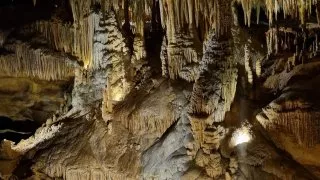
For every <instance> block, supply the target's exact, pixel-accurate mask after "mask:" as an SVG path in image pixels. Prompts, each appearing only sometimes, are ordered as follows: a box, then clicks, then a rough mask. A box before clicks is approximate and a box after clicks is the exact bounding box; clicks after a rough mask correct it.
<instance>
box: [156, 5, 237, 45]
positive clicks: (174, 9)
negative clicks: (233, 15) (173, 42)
mask: <svg viewBox="0 0 320 180" xmlns="http://www.w3.org/2000/svg"><path fill="white" fill-rule="evenodd" d="M159 2H160V12H161V20H162V26H163V27H164V28H166V29H167V35H168V38H169V39H174V35H175V33H176V32H179V30H180V29H183V27H184V26H185V24H187V25H188V26H189V28H191V29H192V28H195V27H199V28H203V30H202V31H201V32H203V34H204V36H205V35H207V34H208V33H209V32H210V31H211V30H213V29H215V30H216V33H217V34H224V33H226V32H227V31H228V29H229V26H228V23H226V21H228V20H229V18H230V17H229V16H228V15H227V13H225V11H228V9H229V8H230V2H229V1H226V0H202V1H200V0H176V1H171V0H161V1H159ZM230 10H231V9H230ZM200 22H203V23H200Z"/></svg>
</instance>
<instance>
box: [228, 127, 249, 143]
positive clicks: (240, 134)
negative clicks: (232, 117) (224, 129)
mask: <svg viewBox="0 0 320 180" xmlns="http://www.w3.org/2000/svg"><path fill="white" fill-rule="evenodd" d="M251 139H252V135H251V133H250V129H249V127H246V126H242V127H241V128H239V129H237V130H236V131H235V132H234V133H233V134H232V138H231V144H232V145H233V146H237V145H239V144H243V143H248V142H250V141H251Z"/></svg>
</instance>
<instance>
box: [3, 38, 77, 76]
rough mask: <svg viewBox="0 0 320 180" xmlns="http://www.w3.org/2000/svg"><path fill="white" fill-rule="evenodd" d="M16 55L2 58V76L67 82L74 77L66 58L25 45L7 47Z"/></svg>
mask: <svg viewBox="0 0 320 180" xmlns="http://www.w3.org/2000/svg"><path fill="white" fill-rule="evenodd" d="M7 48H8V49H9V50H11V51H14V52H15V54H14V55H13V54H11V55H10V54H9V55H5V56H0V69H1V73H0V74H1V76H14V77H31V78H38V79H43V80H48V81H50V80H67V79H69V78H71V77H72V76H73V73H74V71H73V65H72V63H71V60H70V59H69V58H68V57H66V56H61V55H54V54H53V53H52V52H48V51H47V50H46V49H33V48H32V47H31V46H30V45H28V44H25V43H17V44H14V45H7Z"/></svg>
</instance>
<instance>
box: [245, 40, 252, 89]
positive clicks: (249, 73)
mask: <svg viewBox="0 0 320 180" xmlns="http://www.w3.org/2000/svg"><path fill="white" fill-rule="evenodd" d="M248 46H249V45H248V44H246V45H245V47H244V61H245V62H244V65H245V69H246V71H247V76H248V82H249V83H250V84H252V83H253V74H252V69H251V67H250V50H249V47H248Z"/></svg>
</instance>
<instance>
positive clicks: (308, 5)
mask: <svg viewBox="0 0 320 180" xmlns="http://www.w3.org/2000/svg"><path fill="white" fill-rule="evenodd" d="M237 2H239V3H241V4H242V8H243V11H244V17H245V23H246V24H247V25H248V26H250V22H251V11H252V9H253V8H255V9H256V12H257V22H259V16H260V7H265V8H266V13H267V16H268V19H269V24H272V23H273V21H274V18H275V20H277V17H278V14H279V13H280V11H281V10H282V11H283V15H284V18H286V17H288V16H290V17H291V18H299V19H300V22H301V24H305V22H306V15H307V16H309V15H310V14H311V11H312V6H313V5H316V4H317V3H318V0H237Z"/></svg>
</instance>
